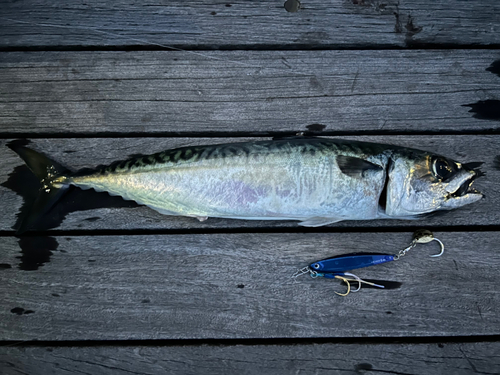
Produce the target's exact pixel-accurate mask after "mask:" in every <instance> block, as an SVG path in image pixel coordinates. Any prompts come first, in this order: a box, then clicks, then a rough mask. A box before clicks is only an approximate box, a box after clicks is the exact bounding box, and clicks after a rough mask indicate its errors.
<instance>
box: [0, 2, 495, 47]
mask: <svg viewBox="0 0 500 375" xmlns="http://www.w3.org/2000/svg"><path fill="white" fill-rule="evenodd" d="M283 4H284V1H283V0H280V1H272V2H269V1H252V2H248V1H245V0H235V1H228V2H216V3H214V2H212V1H207V0H199V1H189V2H185V1H182V0H176V1H168V2H161V1H151V0H148V1H141V2H140V3H137V2H129V1H125V0H120V1H114V2H103V1H96V0H89V1H86V2H85V3H81V2H80V1H77V0H69V1H65V2H64V4H60V3H54V2H52V1H47V0H30V1H23V2H3V4H2V18H1V19H0V47H24V46H31V47H33V46H39V47H43V48H47V47H49V48H50V47H60V46H91V47H94V46H116V45H118V46H131V45H132V46H136V45H140V46H144V45H145V46H151V45H152V46H157V45H168V46H181V47H183V48H192V47H200V46H203V47H209V48H210V47H212V48H214V47H221V46H241V47H248V46H279V47H284V46H304V45H306V46H309V47H314V46H328V47H372V48H373V47H388V46H390V47H408V46H416V45H417V46H418V45H422V44H426V45H428V44H431V45H435V44H447V45H491V44H493V45H498V42H499V40H498V32H499V31H500V30H499V25H500V4H498V2H495V1H493V2H492V1H487V0H477V1H460V0H447V1H441V2H434V1H430V0H417V1H415V0H413V1H412V0H387V1H382V0H340V1H321V0H308V1H303V2H302V7H301V9H299V11H298V12H295V13H289V12H287V11H286V10H285V8H284V6H283Z"/></svg>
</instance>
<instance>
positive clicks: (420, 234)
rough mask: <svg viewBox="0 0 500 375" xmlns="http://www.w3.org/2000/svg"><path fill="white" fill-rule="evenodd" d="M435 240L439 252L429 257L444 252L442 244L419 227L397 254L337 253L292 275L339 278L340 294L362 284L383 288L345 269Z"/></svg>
mask: <svg viewBox="0 0 500 375" xmlns="http://www.w3.org/2000/svg"><path fill="white" fill-rule="evenodd" d="M432 241H437V242H438V243H439V244H440V246H441V251H440V252H439V254H435V255H431V257H439V256H441V255H443V253H444V244H443V243H442V242H441V241H440V240H439V239H437V238H435V237H434V235H433V234H432V232H431V231H429V230H426V229H421V230H418V231H416V232H415V233H414V234H413V240H412V242H411V243H410V245H409V246H408V247H406V248H405V249H403V250H401V251H399V252H398V253H397V254H382V253H351V254H344V255H338V256H335V257H332V258H327V259H323V260H320V261H317V262H314V263H311V264H309V265H308V266H306V267H304V268H302V269H300V270H298V271H297V272H296V273H295V274H294V275H293V276H292V277H298V276H301V275H304V274H310V275H311V277H313V278H315V277H324V278H327V279H339V280H342V281H343V282H345V283H346V284H347V292H346V293H339V292H335V293H336V294H338V295H340V296H347V295H348V294H349V293H350V292H351V291H352V292H357V291H359V290H360V289H361V285H362V284H368V285H372V286H374V287H377V288H384V286H383V285H379V284H375V283H372V282H369V281H366V280H363V279H361V278H360V277H358V276H356V275H354V274H352V273H350V272H346V271H350V270H354V269H358V268H366V267H371V266H376V265H377V264H383V263H387V262H393V261H395V260H399V259H401V257H403V256H405V255H406V254H407V253H408V251H410V250H411V249H413V248H414V247H415V246H417V244H419V243H429V242H432ZM351 281H353V282H357V283H358V288H357V289H355V290H351V284H350V282H351Z"/></svg>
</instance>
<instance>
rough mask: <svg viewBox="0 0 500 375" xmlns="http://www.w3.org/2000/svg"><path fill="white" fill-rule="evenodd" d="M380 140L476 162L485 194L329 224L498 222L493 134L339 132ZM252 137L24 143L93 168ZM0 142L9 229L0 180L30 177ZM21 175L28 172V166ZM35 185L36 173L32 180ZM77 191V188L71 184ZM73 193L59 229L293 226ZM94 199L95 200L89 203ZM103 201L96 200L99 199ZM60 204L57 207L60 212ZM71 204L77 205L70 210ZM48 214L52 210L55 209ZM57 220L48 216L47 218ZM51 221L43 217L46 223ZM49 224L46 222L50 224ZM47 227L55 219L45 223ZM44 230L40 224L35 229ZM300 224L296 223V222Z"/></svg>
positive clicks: (497, 145)
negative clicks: (437, 210)
mask: <svg viewBox="0 0 500 375" xmlns="http://www.w3.org/2000/svg"><path fill="white" fill-rule="evenodd" d="M344 138H349V139H358V140H364V141H374V142H379V143H392V144H397V145H402V146H407V147H418V148H421V149H424V150H428V151H431V152H435V153H438V154H442V155H446V156H447V157H450V158H452V159H455V160H459V161H461V162H471V161H483V162H484V164H483V165H482V166H481V169H482V170H483V171H485V172H486V176H484V177H481V178H480V179H478V180H477V181H476V182H475V186H476V187H477V188H478V189H479V190H480V191H482V192H483V193H484V194H485V195H486V198H485V199H482V200H481V201H479V202H476V203H474V204H471V205H469V206H465V207H462V208H460V209H458V210H456V211H451V212H446V213H445V214H443V215H437V216H435V217H430V218H426V219H425V220H419V221H414V220H412V221H405V220H374V221H346V222H340V223H336V224H332V225H330V227H338V228H347V227H384V228H388V227H394V226H406V227H415V226H418V225H429V226H434V227H435V226H459V225H478V226H492V225H498V224H499V223H500V199H499V197H500V191H499V190H500V184H499V181H500V171H499V170H498V169H497V168H496V166H495V162H494V159H495V156H496V155H497V154H498V150H500V136H497V135H490V136H487V135H484V136H474V137H473V138H471V137H470V136H463V135H459V136H457V135H454V136H449V135H445V136H366V137H344ZM248 139H256V138H125V139H123V138H121V139H102V138H100V139H99V138H98V139H85V138H84V139H34V140H32V143H31V147H33V148H34V149H37V150H39V151H41V152H43V153H44V154H46V155H48V156H50V157H51V158H53V159H54V160H56V161H58V162H60V163H62V164H63V165H65V166H68V167H70V168H73V169H75V170H76V169H80V168H83V167H95V166H96V165H99V164H109V163H111V162H113V161H115V160H121V159H124V158H126V157H127V156H129V155H131V154H141V153H153V152H158V151H162V150H164V149H169V148H173V147H179V146H186V145H194V144H208V143H224V142H235V141H244V140H248ZM6 143H8V140H6V141H0V160H3V163H2V164H1V165H0V199H1V201H2V207H3V210H1V211H0V230H5V231H10V230H12V227H13V226H14V224H15V222H16V220H17V214H18V213H19V210H20V208H21V206H22V204H23V198H22V197H21V196H20V195H18V194H17V193H16V192H14V191H13V190H11V189H10V188H8V187H6V186H8V185H10V184H12V181H15V183H16V184H17V185H18V188H21V189H23V190H28V191H30V190H32V191H33V192H35V191H36V189H35V187H34V185H33V183H31V184H32V186H31V188H30V183H27V182H26V181H24V180H17V179H15V178H13V177H9V176H10V175H11V174H12V172H13V171H14V170H18V168H19V167H21V166H22V165H23V161H22V160H21V159H20V158H19V157H18V156H17V155H16V154H15V153H14V152H13V151H11V150H10V149H8V148H7V147H6V146H5V145H6ZM25 170H26V174H27V175H28V176H30V172H29V171H27V169H25ZM34 183H35V184H36V179H35V180H34ZM78 190H79V189H78ZM75 199H77V200H85V201H86V203H82V204H74V202H73V201H72V200H71V199H70V201H71V202H73V203H71V202H69V203H68V204H65V203H62V204H61V205H59V207H56V213H55V214H54V215H66V218H65V220H64V221H63V222H62V224H61V225H57V226H56V229H58V230H59V229H60V230H96V229H99V230H102V229H107V230H118V229H123V230H128V229H135V230H141V229H155V230H159V229H165V230H168V229H174V230H175V229H192V228H197V229H200V230H204V229H207V230H211V229H228V228H264V227H273V228H280V227H281V228H284V227H288V228H299V227H297V222H295V221H244V220H229V219H226V220H224V219H216V218H210V219H208V220H206V221H204V222H199V221H198V220H196V219H193V218H184V217H175V216H165V215H161V214H159V213H157V212H156V211H154V210H152V209H150V208H148V207H144V206H143V207H131V205H130V204H127V203H126V202H125V201H123V200H121V199H119V198H116V197H115V198H110V197H109V196H108V195H107V194H105V193H101V194H97V193H94V192H90V191H85V192H83V191H79V192H78V198H75ZM94 200H95V202H94ZM101 201H102V202H101ZM59 210H61V211H59ZM75 210H76V211H75ZM54 215H53V216H54ZM56 222H57V223H58V222H59V221H57V220H54V223H56ZM49 224H50V223H49V222H47V225H49ZM49 226H50V225H49ZM52 226H54V225H52ZM40 229H44V228H40ZM300 230H303V229H300Z"/></svg>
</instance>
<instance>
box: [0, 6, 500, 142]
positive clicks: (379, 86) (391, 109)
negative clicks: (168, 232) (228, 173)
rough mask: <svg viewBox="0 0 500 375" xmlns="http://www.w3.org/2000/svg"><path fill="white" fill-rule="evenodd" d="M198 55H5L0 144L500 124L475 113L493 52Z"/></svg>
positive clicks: (487, 93) (498, 85)
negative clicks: (41, 137) (44, 138)
mask: <svg viewBox="0 0 500 375" xmlns="http://www.w3.org/2000/svg"><path fill="white" fill-rule="evenodd" d="M463 3H466V2H463ZM499 14H500V12H499ZM200 53H202V54H203V55H202V56H199V55H192V54H186V53H184V52H161V51H156V52H144V51H137V52H134V53H133V54H130V53H124V52H45V53H38V52H37V53H1V54H0V87H2V90H1V92H0V135H1V134H2V133H3V134H21V135H26V134H45V135H51V134H54V135H61V134H64V135H78V134H116V135H121V134H128V135H130V134H142V135H147V134H162V135H166V134H167V135H168V134H193V133H196V134H198V135H200V134H205V135H207V134H214V133H218V134H219V135H220V134H224V135H226V134H231V133H238V134H247V135H248V134H270V133H274V132H289V133H291V132H298V131H307V130H308V126H310V125H313V126H314V124H320V125H321V126H322V127H324V130H325V131H327V132H341V133H344V134H345V133H351V134H355V133H356V132H363V131H364V132H372V133H377V132H378V133H381V134H383V133H387V132H400V133H402V132H412V131H413V132H423V131H427V132H440V131H442V132H445V131H455V132H457V131H468V132H471V131H485V130H498V128H499V124H500V123H499V122H498V120H499V119H498V118H497V119H495V118H494V117H493V118H492V119H482V118H479V117H481V116H478V114H477V113H474V112H470V111H471V109H472V108H471V106H470V105H473V104H474V103H478V102H480V101H486V100H488V99H491V100H497V99H498V98H499V97H500V78H499V77H497V76H496V75H495V74H493V73H492V72H490V71H487V70H486V69H487V68H488V67H490V66H491V64H492V63H493V62H494V61H497V60H499V59H500V54H499V52H498V51H496V50H484V51H478V50H457V51H453V50H445V51H439V50H429V51H418V50H415V51H413V50H412V51H400V50H399V51H398V50H396V51H394V50H392V51H391V50H383V51H284V52H279V51H267V52H255V51H238V52H236V51H235V52H229V51H226V52H200ZM476 112H477V110H476ZM474 115H476V117H474Z"/></svg>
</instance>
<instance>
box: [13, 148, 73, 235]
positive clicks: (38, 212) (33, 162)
mask: <svg viewBox="0 0 500 375" xmlns="http://www.w3.org/2000/svg"><path fill="white" fill-rule="evenodd" d="M8 147H9V148H10V149H11V150H13V151H14V152H15V153H17V154H18V155H19V156H20V157H21V158H22V159H23V160H24V162H25V163H26V165H27V167H28V168H29V169H30V170H31V172H33V174H34V175H35V176H36V177H38V179H39V180H40V184H41V187H40V189H39V191H38V195H37V197H36V200H35V202H34V203H33V205H32V206H31V207H30V208H29V211H28V213H27V214H26V216H25V217H23V218H22V219H21V220H22V221H21V224H20V226H19V228H18V229H17V234H20V233H23V232H26V231H27V230H29V229H30V228H31V227H33V225H34V224H36V223H37V222H38V221H39V220H40V218H41V217H43V216H44V215H45V214H46V213H47V212H49V211H50V209H51V208H52V207H53V206H54V205H55V204H56V202H57V201H58V200H59V199H60V198H61V197H62V195H63V194H64V193H65V192H66V190H67V189H68V185H66V184H61V183H54V182H55V181H56V180H58V179H59V180H60V177H64V174H65V173H66V172H67V169H66V168H64V167H63V166H61V165H60V164H58V163H56V162H55V161H53V160H50V159H49V158H47V157H46V156H44V155H42V154H40V153H38V152H36V151H33V150H31V149H29V148H27V147H24V146H21V145H18V144H15V143H10V144H8Z"/></svg>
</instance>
